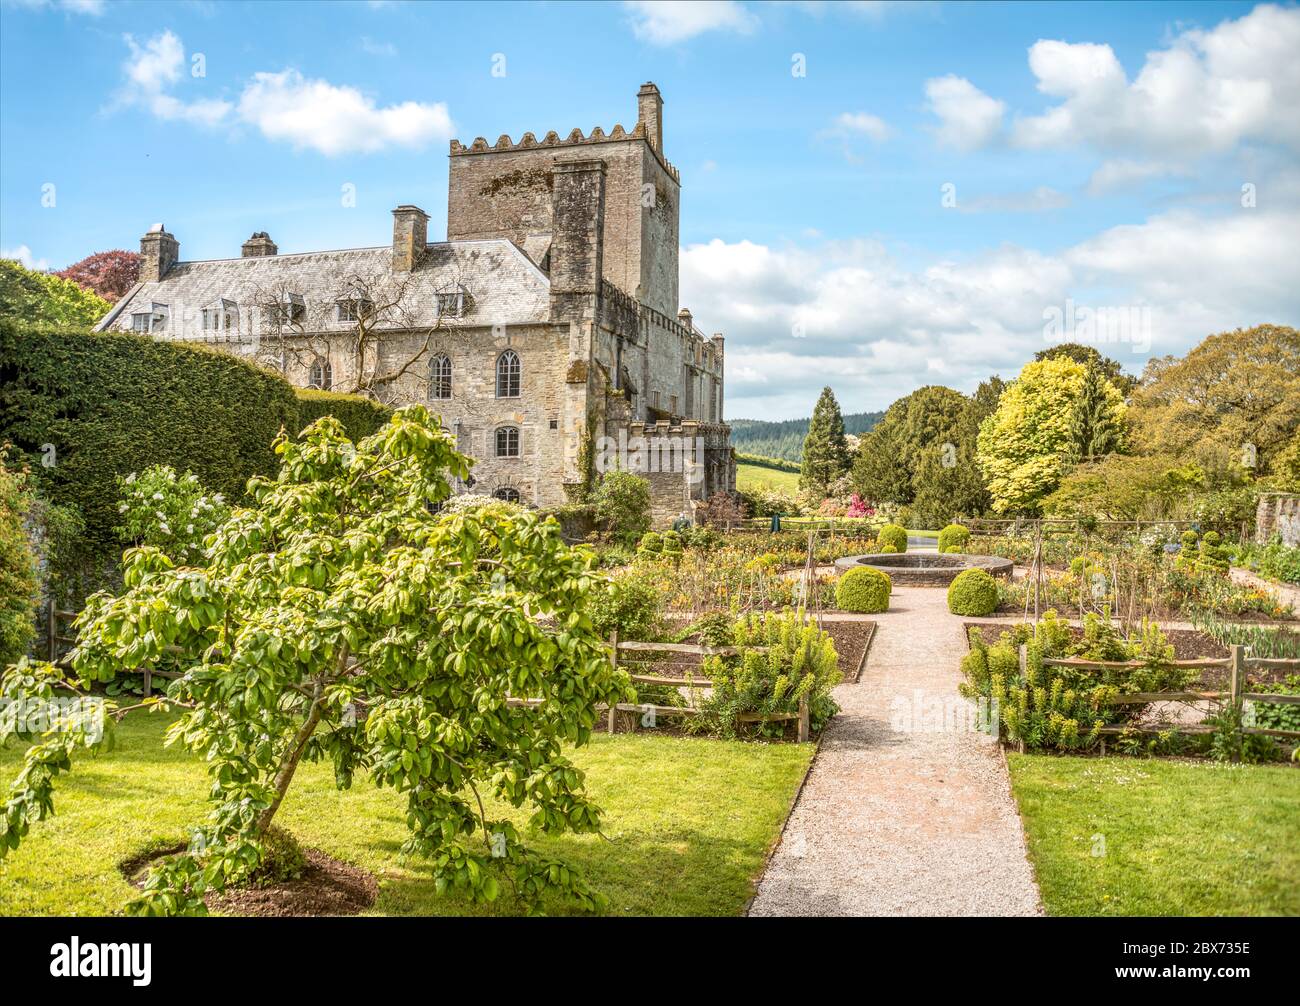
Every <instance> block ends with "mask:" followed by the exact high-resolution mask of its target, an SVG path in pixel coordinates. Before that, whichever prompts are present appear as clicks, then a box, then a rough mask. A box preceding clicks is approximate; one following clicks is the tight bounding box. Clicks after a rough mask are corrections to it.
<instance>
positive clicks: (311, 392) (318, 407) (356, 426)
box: [294, 388, 392, 441]
mask: <svg viewBox="0 0 1300 1006" xmlns="http://www.w3.org/2000/svg"><path fill="white" fill-rule="evenodd" d="M294 394H296V395H297V397H298V430H299V431H301V430H303V429H305V428H306V427H308V426H310V425H311V424H312V423H314V422H315V421H316V420H317V419H319V418H320V417H321V416H333V417H334V418H335V419H338V420H339V421H340V422H342V423H343V428H344V429H345V430H347V431H348V436H349V437H351V438H352V440H354V441H356V440H360V439H361V438H362V437H368V436H370V434H372V433H374V432H375V430H377V429H379V427H381V426H383V425H384V423H386V422H388V417H389V416H391V415H392V410H391V409H387V408H385V407H384V406H382V405H380V404H379V403H378V402H376V401H374V400H372V399H369V398H365V397H363V396H362V395H340V394H338V393H336V392H333V391H317V390H315V389H314V388H295V389H294Z"/></svg>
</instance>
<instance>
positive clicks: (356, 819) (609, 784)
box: [0, 714, 813, 915]
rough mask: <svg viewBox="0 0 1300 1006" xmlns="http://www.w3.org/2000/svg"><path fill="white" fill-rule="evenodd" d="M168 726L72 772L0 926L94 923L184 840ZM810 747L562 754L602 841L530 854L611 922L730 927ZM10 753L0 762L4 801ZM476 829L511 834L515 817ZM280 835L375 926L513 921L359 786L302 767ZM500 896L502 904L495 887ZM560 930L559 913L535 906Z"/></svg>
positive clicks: (388, 795)
mask: <svg viewBox="0 0 1300 1006" xmlns="http://www.w3.org/2000/svg"><path fill="white" fill-rule="evenodd" d="M166 724H167V720H166V718H165V717H163V716H161V715H157V714H133V715H131V716H129V717H128V718H127V719H126V721H125V722H124V723H123V724H122V725H121V726H120V727H119V728H118V737H117V746H116V748H115V750H113V751H111V752H106V753H102V754H98V755H89V756H83V757H82V758H81V759H80V760H79V761H78V762H77V763H76V764H75V765H74V769H73V772H72V774H71V775H70V776H67V777H65V778H64V779H63V780H61V781H60V783H59V784H58V788H57V790H56V798H55V806H56V810H57V814H56V815H55V816H54V817H53V818H51V819H50V820H48V821H44V822H41V823H39V824H37V825H35V826H33V828H32V831H31V833H30V834H29V835H28V837H27V839H26V841H25V842H24V843H23V845H22V846H21V847H20V848H19V849H18V850H17V851H16V852H13V853H11V854H10V856H9V858H8V861H7V863H5V864H4V865H2V866H0V870H3V872H2V873H0V914H3V915H103V914H112V913H116V912H119V911H121V909H122V907H123V905H124V904H125V903H126V902H127V901H128V900H130V898H131V897H133V895H134V890H133V889H132V888H131V887H130V885H129V884H127V882H126V880H125V879H124V878H123V877H122V875H121V874H120V872H119V871H118V868H117V864H118V863H120V862H121V861H122V860H124V859H126V858H128V857H130V856H131V855H133V854H135V853H137V852H139V851H140V850H141V849H143V848H144V847H145V846H147V845H148V844H149V843H151V842H155V841H173V840H176V839H180V838H183V837H184V836H185V835H186V834H187V831H188V829H190V828H191V827H193V826H194V825H196V824H199V823H201V822H202V821H203V819H204V816H205V815H206V813H207V809H208V807H207V801H206V794H207V788H208V783H207V775H206V772H205V769H204V765H203V764H202V763H201V762H200V761H198V760H197V759H196V758H195V757H193V756H191V755H190V754H188V753H187V752H185V751H183V750H178V749H176V748H166V749H164V748H162V746H161V743H162V735H163V732H164V729H165V727H166ZM812 750H813V749H812V745H810V744H800V745H794V744H749V743H741V742H730V741H715V740H705V739H697V738H674V737H668V736H663V735H653V734H648V733H645V734H637V735H618V736H615V737H609V736H606V735H598V736H596V737H595V738H594V739H593V741H592V743H591V744H590V745H589V746H587V747H584V748H581V749H578V750H576V751H574V752H573V754H572V757H573V760H574V762H575V763H576V764H577V766H578V767H579V768H581V769H582V770H583V771H585V772H586V773H587V789H588V792H589V793H590V794H591V796H592V798H593V799H594V800H595V801H596V802H597V804H598V805H599V806H601V807H602V808H603V809H604V811H605V827H604V831H605V836H606V837H604V838H602V837H600V836H596V835H583V836H574V835H565V836H558V837H554V838H549V837H546V836H536V837H535V838H534V839H533V840H531V844H533V845H534V846H535V847H537V848H538V849H540V850H542V851H544V852H546V853H547V854H550V855H555V856H559V857H562V858H564V859H565V860H567V861H568V862H569V863H570V864H572V865H574V866H577V867H578V868H579V869H580V870H581V871H582V872H583V874H584V876H585V877H586V878H587V879H588V881H589V882H591V883H592V884H593V885H594V886H595V887H596V888H597V889H599V890H601V891H602V892H604V893H605V895H606V896H607V897H608V898H609V900H610V908H609V911H610V913H611V914H620V915H735V914H738V913H739V912H740V911H742V909H743V907H744V905H745V902H746V901H747V900H748V898H749V897H750V896H751V895H752V893H753V887H754V883H755V881H756V880H757V877H758V875H759V873H760V872H761V870H762V867H763V863H764V860H765V856H766V852H767V850H768V848H769V846H770V845H771V844H772V843H773V842H774V841H775V839H776V836H777V834H778V833H779V831H780V828H781V824H782V822H783V821H784V819H785V815H786V811H787V810H788V808H789V805H790V801H791V799H792V798H793V795H794V792H795V789H796V787H797V786H798V784H799V780H800V779H801V778H802V777H803V773H804V771H805V769H806V768H807V765H808V761H809V759H810V758H811V757H812ZM21 754H22V752H21V750H20V749H18V748H14V747H11V748H8V749H5V750H0V783H3V785H4V786H5V788H6V789H7V787H8V784H9V782H10V781H11V780H12V779H13V777H14V775H15V774H16V771H17V769H18V767H19V765H20V764H21ZM488 812H489V814H493V815H497V816H510V817H511V818H512V819H514V820H515V821H516V823H517V824H519V825H521V826H522V825H523V824H524V823H525V821H526V819H527V817H528V814H527V813H526V812H525V811H515V810H514V809H513V808H509V807H503V806H500V805H497V806H489V808H488ZM277 821H278V822H279V823H280V824H282V825H284V826H285V827H286V828H288V829H289V830H290V831H291V832H293V834H294V835H296V836H297V837H298V838H299V840H300V841H301V842H303V844H305V845H307V846H310V847H315V848H319V849H322V850H324V851H325V852H327V853H329V854H330V855H333V856H336V857H338V858H339V859H342V860H345V861H347V862H351V863H354V864H356V865H358V866H361V867H363V868H365V869H367V870H370V871H371V872H372V873H374V874H375V875H376V876H377V877H378V878H379V883H380V893H379V899H378V901H377V902H376V904H375V906H374V908H373V910H372V911H373V912H374V913H375V914H381V915H476V914H515V913H518V912H520V911H522V907H521V906H520V905H519V904H518V903H516V902H514V901H513V900H512V898H511V897H509V896H508V895H504V894H503V896H502V898H501V899H500V900H499V901H498V902H496V903H495V904H494V905H492V906H490V907H487V908H482V907H476V906H474V905H473V904H471V903H470V902H469V901H468V900H467V899H465V898H463V897H460V896H458V895H455V894H449V895H446V896H440V895H438V894H437V893H436V892H435V891H434V885H433V882H432V880H431V879H430V875H429V870H428V867H427V866H426V865H424V864H423V863H422V862H421V861H420V860H418V859H413V860H405V859H404V858H403V857H402V856H400V854H399V848H400V846H401V844H402V842H403V841H404V839H405V837H406V824H405V820H404V801H403V798H402V797H401V796H400V795H398V794H396V793H394V792H393V791H392V790H391V789H382V790H381V789H377V788H376V787H375V786H374V785H373V784H372V783H371V782H370V781H369V779H368V778H365V777H361V776H358V778H357V780H356V781H355V783H354V785H353V788H352V789H351V790H347V791H344V792H340V791H338V790H337V789H335V787H334V783H333V773H332V769H331V768H330V767H329V766H327V765H304V766H303V767H302V768H301V769H300V770H299V773H298V777H297V779H296V780H295V782H294V786H293V789H292V790H291V791H290V794H289V796H288V798H287V799H286V801H285V805H284V807H283V808H282V809H281V812H280V814H279V815H278V817H277ZM506 890H507V891H508V890H509V888H508V887H507V888H506ZM545 907H546V909H547V911H549V912H553V913H556V914H562V913H563V912H564V911H566V908H565V906H564V905H561V904H548V905H546V906H545Z"/></svg>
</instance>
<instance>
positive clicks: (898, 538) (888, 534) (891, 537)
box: [876, 524, 907, 552]
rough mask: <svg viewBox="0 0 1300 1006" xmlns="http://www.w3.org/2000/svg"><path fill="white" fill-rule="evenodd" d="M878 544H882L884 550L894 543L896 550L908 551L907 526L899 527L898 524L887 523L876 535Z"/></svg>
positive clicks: (881, 548) (881, 547)
mask: <svg viewBox="0 0 1300 1006" xmlns="http://www.w3.org/2000/svg"><path fill="white" fill-rule="evenodd" d="M876 544H877V545H879V546H880V550H881V551H882V552H883V551H884V550H885V546H886V545H892V546H893V547H894V551H895V552H906V551H907V528H905V527H899V526H898V525H897V524H886V525H885V526H884V527H882V528H881V529H880V533H879V534H877V535H876Z"/></svg>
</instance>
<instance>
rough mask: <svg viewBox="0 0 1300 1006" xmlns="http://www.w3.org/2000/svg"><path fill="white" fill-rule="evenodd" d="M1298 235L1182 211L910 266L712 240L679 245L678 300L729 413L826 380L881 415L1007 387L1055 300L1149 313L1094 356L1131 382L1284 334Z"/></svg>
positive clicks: (803, 396) (763, 409)
mask: <svg viewBox="0 0 1300 1006" xmlns="http://www.w3.org/2000/svg"><path fill="white" fill-rule="evenodd" d="M1297 232H1300V212H1297V211H1296V210H1293V209H1283V210H1277V211H1271V212H1265V211H1264V210H1251V211H1244V210H1238V211H1237V212H1236V213H1233V214H1229V215H1224V216H1215V217H1209V216H1201V215H1197V214H1193V213H1189V212H1186V211H1179V212H1177V213H1169V214H1164V215H1161V216H1156V217H1152V218H1150V219H1148V220H1147V221H1145V222H1144V223H1141V224H1135V225H1129V226H1122V227H1113V228H1110V229H1108V230H1105V231H1103V232H1101V233H1099V234H1097V235H1095V236H1094V237H1092V238H1089V239H1087V240H1084V241H1081V242H1079V243H1077V244H1075V245H1073V246H1071V247H1069V248H1066V249H1064V250H1062V251H1060V252H1058V253H1052V254H1048V253H1045V252H1041V251H1037V250H1035V249H1032V248H1024V247H1018V246H1015V245H1003V246H1000V247H997V248H992V249H988V250H985V251H983V252H981V253H978V254H974V255H971V256H968V257H964V258H961V259H956V258H944V259H939V260H936V261H932V262H930V263H929V264H928V265H923V266H921V267H918V268H913V269H909V268H906V267H904V266H903V265H901V264H900V263H899V262H898V261H897V260H895V259H894V257H893V256H892V255H891V254H890V253H889V251H888V249H887V248H886V247H885V246H884V245H882V244H880V243H879V242H874V241H846V242H817V243H810V244H808V245H805V246H794V245H792V246H789V247H783V248H772V247H768V246H765V245H760V244H755V243H753V242H748V241H741V242H736V243H731V244H728V243H725V242H723V241H720V240H714V241H711V242H709V243H707V244H698V245H691V246H689V247H686V248H684V249H683V250H682V301H683V303H685V304H689V305H690V307H691V308H692V310H693V312H694V314H695V317H696V318H698V319H701V321H702V322H703V323H704V324H706V325H707V327H708V330H709V331H722V332H723V333H724V334H725V335H726V336H727V379H728V389H727V402H728V404H727V413H728V415H731V416H737V417H739V416H746V415H750V416H771V417H778V416H781V417H785V416H803V415H808V414H809V410H810V409H811V407H812V404H813V402H814V401H815V399H816V396H817V392H818V390H820V388H821V387H822V385H824V384H825V383H827V381H828V379H829V380H830V381H831V383H832V384H833V385H834V387H835V390H836V393H837V395H838V396H839V398H840V402H841V404H842V405H843V406H844V407H845V408H846V409H851V410H858V409H869V408H883V407H885V406H887V405H888V404H889V403H890V402H892V401H893V400H894V399H896V398H898V397H900V396H902V395H904V394H906V393H907V392H909V391H911V390H912V389H914V388H916V387H919V386H921V385H923V384H927V383H933V382H934V381H936V380H941V381H942V383H945V384H948V385H950V386H953V387H957V388H959V389H961V390H964V391H970V390H973V389H974V387H975V386H976V385H977V384H978V382H979V381H981V380H983V379H984V378H986V377H987V376H988V375H989V374H992V373H1001V374H1002V376H1003V377H1010V376H1013V375H1014V374H1015V373H1016V372H1017V371H1018V370H1019V368H1020V366H1022V365H1023V364H1024V363H1025V362H1026V361H1028V360H1029V359H1030V358H1031V357H1032V355H1033V353H1035V352H1037V351H1038V350H1040V349H1043V348H1044V346H1046V345H1048V344H1049V343H1050V342H1052V341H1061V339H1060V338H1050V339H1049V337H1048V336H1047V334H1046V333H1045V312H1046V311H1049V310H1050V309H1053V308H1056V309H1060V310H1064V309H1065V307H1066V302H1067V300H1072V301H1073V302H1074V303H1075V304H1076V305H1081V306H1084V307H1091V308H1093V309H1098V308H1116V307H1118V308H1134V307H1142V306H1149V307H1150V320H1151V328H1150V331H1149V333H1147V334H1148V335H1149V337H1150V340H1151V341H1150V344H1149V345H1143V344H1141V343H1138V342H1119V343H1111V344H1099V345H1098V347H1097V348H1098V349H1100V350H1101V351H1102V352H1104V353H1106V354H1107V355H1109V356H1112V357H1114V358H1115V359H1117V360H1119V361H1120V362H1121V363H1122V364H1123V365H1124V366H1125V367H1127V368H1128V369H1129V370H1130V371H1133V372H1139V371H1140V370H1141V367H1142V364H1143V363H1144V362H1145V359H1146V357H1147V356H1148V355H1150V354H1155V355H1162V354H1164V353H1178V354H1181V353H1185V352H1186V351H1187V350H1188V349H1190V348H1191V347H1192V346H1194V345H1195V344H1196V343H1198V342H1199V341H1200V340H1201V339H1203V338H1204V337H1205V336H1206V335H1209V334H1211V333H1213V332H1218V331H1223V330H1226V329H1232V328H1236V327H1238V326H1249V325H1253V324H1258V323H1261V322H1267V321H1272V322H1277V323H1284V324H1285V323H1294V320H1295V319H1296V318H1297V317H1300V267H1298V266H1297V265H1296V264H1295V259H1294V256H1293V254H1292V253H1291V251H1292V250H1291V249H1289V245H1290V243H1291V241H1290V235H1291V234H1294V233H1297ZM1102 291H1104V292H1102Z"/></svg>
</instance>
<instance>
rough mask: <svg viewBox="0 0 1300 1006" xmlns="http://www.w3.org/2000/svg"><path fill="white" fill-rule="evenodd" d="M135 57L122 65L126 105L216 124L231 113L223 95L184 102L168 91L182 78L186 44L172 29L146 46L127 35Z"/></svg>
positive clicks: (163, 115) (122, 98)
mask: <svg viewBox="0 0 1300 1006" xmlns="http://www.w3.org/2000/svg"><path fill="white" fill-rule="evenodd" d="M124 37H125V40H126V44H127V47H128V48H129V49H130V50H131V56H130V58H129V59H127V61H126V62H125V63H123V64H122V72H123V75H124V76H125V77H126V84H125V86H124V87H123V89H122V91H121V93H120V94H119V96H118V98H119V100H120V101H122V102H124V103H126V104H135V105H142V106H144V107H145V108H147V109H149V111H150V112H152V113H153V114H154V115H155V116H157V117H158V118H160V119H166V120H168V121H182V122H193V123H196V124H198V125H203V126H214V125H216V124H217V123H219V122H221V121H222V120H223V119H225V118H226V116H227V115H228V114H229V113H230V110H231V108H232V107H233V106H232V105H231V104H230V102H228V101H223V100H221V99H219V98H200V99H198V100H197V101H190V102H186V101H182V100H181V99H179V98H177V97H175V96H174V95H172V94H169V93H168V91H169V90H170V89H171V88H173V87H174V86H175V85H177V84H178V83H179V82H180V81H181V78H182V68H183V67H184V66H185V65H186V64H185V46H184V45H183V44H182V43H181V40H180V39H179V38H177V37H176V35H175V34H173V33H172V32H171V31H163V32H161V33H159V34H158V35H155V36H154V37H153V38H151V39H149V40H148V41H147V42H145V43H144V44H143V45H141V44H139V43H138V42H136V40H135V38H134V37H133V36H131V35H126V36H124Z"/></svg>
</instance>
